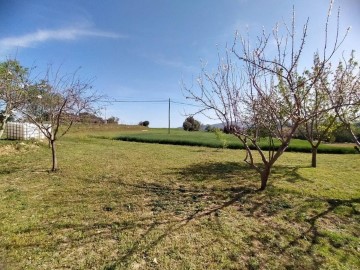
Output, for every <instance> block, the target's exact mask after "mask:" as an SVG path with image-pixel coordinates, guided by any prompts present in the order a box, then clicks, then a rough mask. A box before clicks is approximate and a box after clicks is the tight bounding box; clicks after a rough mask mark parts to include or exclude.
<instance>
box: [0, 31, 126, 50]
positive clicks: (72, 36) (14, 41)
mask: <svg viewBox="0 0 360 270" xmlns="http://www.w3.org/2000/svg"><path fill="white" fill-rule="evenodd" d="M85 37H102V38H113V39H117V38H125V36H122V35H119V34H116V33H112V32H106V31H100V30H93V29H86V28H76V27H71V28H63V29H56V30H38V31H36V32H33V33H29V34H25V35H22V36H13V37H6V38H2V39H0V49H2V50H9V49H12V48H19V47H21V48H28V47H34V46H36V45H37V44H39V43H44V42H47V41H51V40H58V41H61V40H77V39H81V38H85Z"/></svg>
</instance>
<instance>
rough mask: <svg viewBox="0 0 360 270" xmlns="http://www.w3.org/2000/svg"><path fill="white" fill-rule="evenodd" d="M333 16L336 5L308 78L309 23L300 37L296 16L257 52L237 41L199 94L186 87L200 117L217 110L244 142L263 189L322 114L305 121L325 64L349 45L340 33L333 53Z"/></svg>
mask: <svg viewBox="0 0 360 270" xmlns="http://www.w3.org/2000/svg"><path fill="white" fill-rule="evenodd" d="M330 14H331V5H330V8H329V12H328V16H327V20H326V24H325V44H324V47H323V51H322V54H321V59H320V58H319V65H318V68H317V70H316V72H314V73H313V74H312V75H311V76H308V77H306V78H305V76H303V74H302V73H303V72H298V68H299V65H300V60H301V59H302V56H303V51H304V48H305V40H306V37H307V29H308V21H307V22H306V23H305V25H304V26H303V31H302V33H301V35H300V37H299V38H297V36H296V35H295V12H294V13H293V20H292V23H291V26H290V27H288V26H287V25H285V28H286V33H285V34H284V36H281V35H280V32H279V27H278V25H277V26H276V27H275V28H274V30H273V32H272V34H271V35H268V34H266V33H265V32H263V33H262V35H261V36H259V37H258V39H257V44H255V46H254V47H252V44H251V42H250V41H249V39H244V38H241V37H240V44H239V42H238V37H236V39H235V42H234V45H233V47H232V49H231V51H229V50H227V51H226V53H225V56H224V57H219V63H218V67H217V70H216V71H215V72H213V73H209V72H207V70H206V69H205V68H203V69H202V73H201V75H200V76H199V78H198V89H197V90H193V89H192V88H189V87H186V85H184V86H183V88H184V90H185V93H186V95H187V97H188V98H190V99H193V100H194V101H196V102H198V103H200V104H201V105H202V106H203V110H201V111H200V112H205V111H207V110H211V111H213V112H214V113H215V114H216V116H217V118H218V119H220V120H221V121H222V122H223V123H224V125H225V126H227V127H228V128H229V131H230V132H231V133H232V134H234V135H235V136H236V137H237V138H239V140H240V141H241V142H242V144H243V146H244V148H245V150H246V157H245V159H244V161H245V162H246V163H247V164H249V165H250V166H251V167H252V168H254V169H255V170H256V171H257V172H258V173H259V174H260V176H261V186H260V190H264V189H265V188H266V185H267V182H268V179H269V175H270V172H271V168H272V166H273V165H274V163H275V162H276V161H277V160H278V159H279V157H280V156H281V155H282V154H283V153H284V151H285V150H286V149H287V148H288V146H289V144H290V141H291V139H292V137H293V135H294V134H295V132H296V131H297V129H298V128H299V126H300V125H302V124H303V123H305V122H307V121H308V120H309V119H312V118H313V117H315V115H316V114H317V113H318V112H315V113H314V114H310V115H307V116H306V117H305V116H304V115H303V114H302V109H303V106H304V105H303V104H304V99H306V98H307V97H308V96H309V94H310V91H311V89H313V86H314V85H315V84H316V83H317V82H318V81H319V80H320V78H321V75H322V74H323V73H324V70H325V65H326V64H327V63H328V62H329V61H330V59H331V58H332V57H333V55H334V53H335V52H336V51H337V50H338V48H339V46H340V45H341V43H342V41H343V39H342V40H339V38H338V34H339V33H338V32H339V28H337V34H336V38H335V41H334V43H333V44H332V46H331V48H329V41H328V22H329V18H330ZM338 20H339V16H338ZM345 36H346V35H345ZM345 36H344V38H345ZM272 40H274V41H275V44H276V53H275V54H273V53H271V52H272V51H273V48H272V44H273V42H272ZM239 45H240V46H239ZM234 58H235V60H234ZM235 61H237V62H238V63H239V65H241V68H239V67H238V66H237V65H236V64H235ZM261 135H262V136H264V135H266V136H267V137H268V138H267V140H266V144H267V145H266V147H264V144H263V143H262V141H263V140H259V139H260V137H261ZM275 142H276V143H275ZM265 149H267V151H265ZM255 153H256V154H257V155H256V154H255Z"/></svg>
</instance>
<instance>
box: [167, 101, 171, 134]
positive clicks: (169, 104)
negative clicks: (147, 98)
mask: <svg viewBox="0 0 360 270" xmlns="http://www.w3.org/2000/svg"><path fill="white" fill-rule="evenodd" d="M170 104H171V101H170V98H169V128H168V134H170Z"/></svg>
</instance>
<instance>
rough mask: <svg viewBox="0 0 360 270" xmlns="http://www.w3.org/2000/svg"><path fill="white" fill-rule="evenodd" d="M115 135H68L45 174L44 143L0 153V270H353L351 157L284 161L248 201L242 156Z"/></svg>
mask: <svg viewBox="0 0 360 270" xmlns="http://www.w3.org/2000/svg"><path fill="white" fill-rule="evenodd" d="M129 129H131V128H129ZM124 130H126V131H124ZM121 132H122V133H123V132H130V133H131V132H134V131H129V130H127V128H122V129H121ZM116 134H118V130H114V129H112V128H110V127H109V128H108V129H107V130H105V131H102V130H101V128H97V127H91V128H89V129H84V128H75V129H74V130H73V131H72V133H71V134H69V135H68V136H67V137H64V138H63V140H61V141H59V143H58V155H59V156H58V159H59V167H60V168H61V170H60V171H58V172H56V173H49V172H48V169H49V168H50V165H51V160H50V155H51V153H50V149H48V148H47V146H46V144H45V145H42V144H40V145H39V144H26V145H23V144H21V145H20V144H16V142H12V146H7V148H6V149H7V150H6V151H5V150H4V149H5V148H4V147H5V146H6V145H5V143H4V142H2V143H1V144H0V162H1V167H0V194H1V196H0V269H104V270H105V269H358V268H359V267H360V264H359V261H360V255H359V254H360V252H359V251H360V240H359V239H360V238H359V237H360V225H359V224H360V175H359V173H358V167H359V161H360V155H333V154H320V155H318V168H316V169H314V168H311V167H309V166H308V165H309V161H310V157H309V154H305V153H285V154H284V156H282V157H281V158H280V160H279V162H278V163H277V164H276V166H275V168H274V170H273V172H272V176H271V178H270V180H269V187H268V189H267V190H266V191H264V192H257V191H256V189H257V188H258V187H259V184H260V183H259V177H258V175H257V174H256V173H255V172H254V171H253V170H250V169H249V168H248V167H247V166H246V165H245V164H244V163H242V159H243V157H244V151H243V150H230V149H225V150H223V149H214V148H207V147H189V146H174V145H159V144H144V143H135V142H124V141H118V140H105V139H101V138H104V137H111V136H115V135H116ZM94 136H98V138H96V137H94Z"/></svg>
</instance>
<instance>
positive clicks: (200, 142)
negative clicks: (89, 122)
mask: <svg viewBox="0 0 360 270" xmlns="http://www.w3.org/2000/svg"><path fill="white" fill-rule="evenodd" d="M114 139H116V140H121V141H131V142H141V143H158V144H170V145H185V146H204V147H212V148H222V144H221V142H219V141H218V140H204V139H203V138H202V139H199V138H198V137H194V138H191V137H187V138H186V139H179V138H176V137H171V136H168V137H165V138H164V137H163V136H159V137H158V138H156V137H151V136H144V134H141V135H139V136H137V135H133V134H132V135H124V136H119V137H116V138H114ZM261 147H262V149H263V150H268V149H269V146H268V145H267V144H266V141H264V143H261ZM227 148H229V149H244V147H243V145H242V144H241V143H240V142H234V141H230V142H228V144H227ZM275 148H276V146H275ZM286 151H287V152H303V153H311V147H310V145H309V144H308V143H307V142H306V141H301V140H293V142H292V143H291V144H290V146H289V147H288V148H287V149H286ZM318 153H327V154H355V153H357V151H356V149H354V148H352V147H350V146H349V147H344V146H330V145H321V146H320V147H319V149H318Z"/></svg>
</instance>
